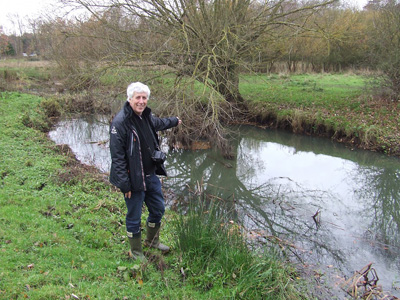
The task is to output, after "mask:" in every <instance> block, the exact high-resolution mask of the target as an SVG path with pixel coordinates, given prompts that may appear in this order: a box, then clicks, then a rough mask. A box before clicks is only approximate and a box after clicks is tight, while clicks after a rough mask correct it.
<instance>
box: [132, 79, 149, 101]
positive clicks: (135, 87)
mask: <svg viewBox="0 0 400 300" xmlns="http://www.w3.org/2000/svg"><path fill="white" fill-rule="evenodd" d="M134 93H146V94H147V98H150V89H149V87H148V86H147V85H145V84H143V83H141V82H132V83H131V84H130V85H128V88H127V89H126V95H127V96H128V98H127V99H126V100H127V101H129V99H131V98H132V97H133V94H134Z"/></svg>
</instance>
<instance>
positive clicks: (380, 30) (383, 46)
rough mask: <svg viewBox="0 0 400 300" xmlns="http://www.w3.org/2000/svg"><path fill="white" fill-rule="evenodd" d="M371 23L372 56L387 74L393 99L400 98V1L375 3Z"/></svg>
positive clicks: (386, 80) (387, 82) (389, 0)
mask: <svg viewBox="0 0 400 300" xmlns="http://www.w3.org/2000/svg"><path fill="white" fill-rule="evenodd" d="M373 13H374V18H373V19H372V22H371V25H370V31H369V34H370V50H371V51H370V58H371V62H372V64H373V65H374V66H375V67H377V68H378V69H379V70H381V71H383V73H384V74H385V78H384V82H385V83H386V86H387V87H388V88H389V89H390V91H391V95H389V97H390V98H391V99H392V100H397V101H399V100H400V56H399V48H400V34H399V32H400V2H399V1H398V0H385V1H380V2H378V3H376V4H375V6H374V9H373Z"/></svg>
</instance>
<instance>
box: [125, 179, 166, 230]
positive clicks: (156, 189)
mask: <svg viewBox="0 0 400 300" xmlns="http://www.w3.org/2000/svg"><path fill="white" fill-rule="evenodd" d="M145 183H146V191H141V192H132V195H131V198H125V203H126V207H127V208H128V212H127V214H126V231H127V232H128V236H130V237H132V236H131V235H134V234H137V233H139V232H140V228H141V226H140V225H141V219H142V207H143V202H144V203H145V204H146V206H147V209H148V211H149V216H148V218H147V222H150V223H160V222H161V218H162V217H163V215H164V212H165V201H164V196H163V194H162V190H161V182H160V179H159V178H158V177H157V175H156V174H152V175H147V176H146V179H145Z"/></svg>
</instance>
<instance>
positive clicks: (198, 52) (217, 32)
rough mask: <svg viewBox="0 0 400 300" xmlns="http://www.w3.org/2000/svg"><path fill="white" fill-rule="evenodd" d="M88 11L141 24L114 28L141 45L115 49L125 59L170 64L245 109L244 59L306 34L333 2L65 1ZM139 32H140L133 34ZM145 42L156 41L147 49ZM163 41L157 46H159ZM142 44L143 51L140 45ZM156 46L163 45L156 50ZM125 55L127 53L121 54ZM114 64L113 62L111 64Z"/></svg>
mask: <svg viewBox="0 0 400 300" xmlns="http://www.w3.org/2000/svg"><path fill="white" fill-rule="evenodd" d="M64 2H65V3H71V2H72V3H74V4H78V5H80V6H81V7H84V8H86V9H87V10H88V11H89V12H90V13H91V14H93V15H94V16H96V17H97V18H98V19H99V20H100V19H101V20H102V21H104V20H105V19H104V18H103V15H102V14H103V13H104V11H107V10H108V11H109V10H110V9H116V8H118V9H121V10H122V11H123V16H124V17H125V18H129V19H131V20H135V22H136V25H137V26H136V28H133V27H130V28H122V27H121V26H115V24H112V23H110V24H108V25H109V26H110V28H114V29H115V30H118V31H120V32H121V33H123V34H124V35H127V34H128V35H129V34H133V35H134V36H136V37H137V38H138V39H137V40H136V41H132V42H134V43H136V45H135V48H134V51H128V52H125V51H126V50H129V47H128V48H127V47H122V48H114V51H115V56H116V57H117V58H118V59H120V58H121V57H125V58H126V59H134V60H135V61H136V59H137V58H138V57H141V58H144V59H145V60H146V62H147V63H148V62H149V59H151V60H152V62H153V63H158V64H164V65H167V66H169V67H171V68H172V69H174V70H175V71H176V74H178V75H180V76H192V77H194V78H195V79H196V80H198V81H200V82H202V83H204V84H206V85H207V86H209V87H211V88H212V89H214V90H215V91H217V92H218V93H220V94H221V95H222V96H223V97H224V98H225V99H226V101H228V102H230V103H233V104H243V103H244V99H243V98H242V96H241V95H240V92H239V88H238V87H239V71H240V69H241V67H242V66H244V65H246V62H244V60H243V58H245V57H246V56H247V54H248V53H249V51H251V50H252V48H254V47H258V44H257V43H258V39H259V38H260V37H261V36H263V35H265V34H267V33H268V32H272V31H273V30H274V29H275V28H276V27H278V26H290V27H293V28H295V29H296V30H297V31H298V30H301V29H304V22H305V19H306V18H307V17H308V16H309V15H310V14H312V13H314V12H315V10H317V9H319V8H321V7H322V6H326V5H327V4H331V3H333V2H335V1H334V0H330V1H287V0H276V1H260V0H258V1H257V0H107V1H95V0H64ZM133 31H134V32H133ZM138 34H140V35H141V36H142V37H143V38H144V37H149V36H152V37H154V38H153V39H151V42H150V41H149V40H147V39H146V40H145V42H143V43H142V44H141V45H140V43H141V41H140V37H138ZM156 41H157V42H156ZM138 43H139V45H138ZM153 43H154V44H155V45H157V47H154V45H153ZM119 51H121V53H117V52H119ZM108 59H109V58H108Z"/></svg>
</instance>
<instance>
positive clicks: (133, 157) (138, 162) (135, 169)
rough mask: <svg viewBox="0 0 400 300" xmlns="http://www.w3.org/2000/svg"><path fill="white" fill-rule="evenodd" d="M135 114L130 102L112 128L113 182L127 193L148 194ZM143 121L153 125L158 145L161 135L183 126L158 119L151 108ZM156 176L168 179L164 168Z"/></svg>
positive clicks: (117, 117)
mask: <svg viewBox="0 0 400 300" xmlns="http://www.w3.org/2000/svg"><path fill="white" fill-rule="evenodd" d="M133 114H134V111H133V110H132V108H131V107H130V105H129V102H126V103H125V105H124V107H123V108H122V109H121V110H120V111H119V112H118V114H117V115H116V116H115V117H114V119H113V121H112V123H111V126H110V152H111V170H110V182H111V183H112V184H113V185H115V186H116V187H118V188H119V189H120V190H121V192H123V193H127V192H129V191H132V192H136V191H145V190H146V184H145V180H144V179H145V174H144V171H143V164H142V157H141V148H140V147H141V145H140V139H139V135H138V132H137V129H136V127H135V125H134V122H133V120H132V117H133ZM142 117H143V118H147V120H148V121H149V124H150V127H151V129H152V131H153V133H154V136H155V137H156V140H157V143H158V136H157V132H158V131H162V130H166V129H169V128H171V127H175V126H177V125H178V122H179V120H178V118H176V117H171V118H158V117H156V116H154V115H153V114H152V113H151V109H150V108H149V107H146V108H145V110H144V111H143V113H142ZM156 174H157V175H164V176H167V172H166V170H165V167H164V165H163V164H161V165H158V166H157V168H156Z"/></svg>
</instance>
